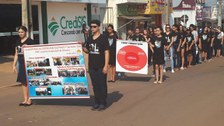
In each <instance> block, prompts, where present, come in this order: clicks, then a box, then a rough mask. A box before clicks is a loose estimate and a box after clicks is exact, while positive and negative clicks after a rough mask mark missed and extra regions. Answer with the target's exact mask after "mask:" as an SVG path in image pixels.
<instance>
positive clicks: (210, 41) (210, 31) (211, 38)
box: [207, 27, 214, 60]
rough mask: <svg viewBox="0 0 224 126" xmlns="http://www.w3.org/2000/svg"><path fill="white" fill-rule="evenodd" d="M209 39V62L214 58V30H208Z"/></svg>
mask: <svg viewBox="0 0 224 126" xmlns="http://www.w3.org/2000/svg"><path fill="white" fill-rule="evenodd" d="M208 37H209V42H208V54H207V55H208V60H211V59H212V57H213V45H212V40H213V39H214V38H213V29H212V28H211V27H210V28H208Z"/></svg>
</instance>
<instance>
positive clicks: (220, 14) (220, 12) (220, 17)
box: [218, 0, 223, 27]
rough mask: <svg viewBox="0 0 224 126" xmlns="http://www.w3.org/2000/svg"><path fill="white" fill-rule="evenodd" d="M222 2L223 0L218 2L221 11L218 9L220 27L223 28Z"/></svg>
mask: <svg viewBox="0 0 224 126" xmlns="http://www.w3.org/2000/svg"><path fill="white" fill-rule="evenodd" d="M222 2H223V0H218V4H219V5H218V6H219V9H218V26H221V27H222Z"/></svg>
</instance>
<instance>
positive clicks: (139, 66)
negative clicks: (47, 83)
mask: <svg viewBox="0 0 224 126" xmlns="http://www.w3.org/2000/svg"><path fill="white" fill-rule="evenodd" d="M116 71H117V72H128V73H137V74H148V43H146V42H137V41H126V40H118V41H117V49H116Z"/></svg>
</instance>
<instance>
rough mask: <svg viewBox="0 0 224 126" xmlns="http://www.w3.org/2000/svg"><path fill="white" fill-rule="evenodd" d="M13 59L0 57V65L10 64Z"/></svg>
mask: <svg viewBox="0 0 224 126" xmlns="http://www.w3.org/2000/svg"><path fill="white" fill-rule="evenodd" d="M12 61H13V57H8V56H0V64H3V63H6V62H12Z"/></svg>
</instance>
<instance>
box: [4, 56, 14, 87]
mask: <svg viewBox="0 0 224 126" xmlns="http://www.w3.org/2000/svg"><path fill="white" fill-rule="evenodd" d="M12 64H13V56H0V77H1V79H0V88H3V87H8V86H13V85H16V84H17V83H16V76H17V75H16V74H15V73H13V71H12Z"/></svg>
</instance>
